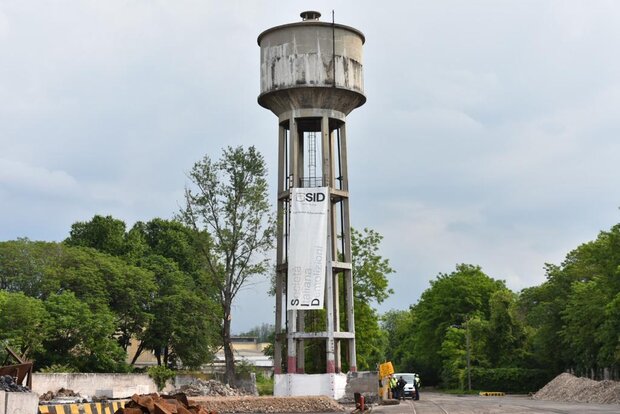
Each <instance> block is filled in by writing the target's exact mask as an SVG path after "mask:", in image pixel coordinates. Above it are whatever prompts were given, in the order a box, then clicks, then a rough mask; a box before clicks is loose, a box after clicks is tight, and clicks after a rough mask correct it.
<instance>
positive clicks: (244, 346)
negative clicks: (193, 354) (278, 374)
mask: <svg viewBox="0 0 620 414" xmlns="http://www.w3.org/2000/svg"><path fill="white" fill-rule="evenodd" d="M231 339H232V347H233V352H234V355H235V362H240V361H245V362H247V363H249V364H251V365H253V366H255V367H256V369H257V371H258V372H262V373H263V374H267V375H269V376H271V375H272V374H273V360H272V359H271V357H269V356H267V355H265V354H264V353H263V351H264V350H265V348H267V346H269V345H270V343H269V342H258V338H257V337H255V336H236V337H233V338H231ZM211 367H212V370H213V372H222V373H223V372H224V371H225V368H226V364H225V359H224V349H223V348H220V349H219V350H218V351H217V352H216V354H215V357H214V359H213V363H212V364H211Z"/></svg>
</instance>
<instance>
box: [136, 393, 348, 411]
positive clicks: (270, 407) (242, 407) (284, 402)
mask: <svg viewBox="0 0 620 414" xmlns="http://www.w3.org/2000/svg"><path fill="white" fill-rule="evenodd" d="M192 401H195V402H196V403H198V404H200V405H201V406H202V407H204V408H206V409H207V410H208V411H211V412H217V413H220V414H228V413H327V412H330V413H331V412H341V411H344V407H343V406H342V405H340V404H338V403H337V402H336V401H335V400H334V399H332V398H329V397H325V396H306V397H251V396H244V397H198V398H196V399H192ZM136 414H137V413H136Z"/></svg>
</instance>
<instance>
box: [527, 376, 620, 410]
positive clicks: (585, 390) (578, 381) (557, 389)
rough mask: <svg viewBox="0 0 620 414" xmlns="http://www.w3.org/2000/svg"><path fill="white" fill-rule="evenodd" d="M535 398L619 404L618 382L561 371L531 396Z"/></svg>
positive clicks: (619, 386)
mask: <svg viewBox="0 0 620 414" xmlns="http://www.w3.org/2000/svg"><path fill="white" fill-rule="evenodd" d="M533 398H534V399H537V400H552V401H574V402H586V403H595V404H620V382H617V381H609V380H606V381H594V380H591V379H588V378H578V377H575V376H574V375H571V374H568V373H563V374H560V375H558V376H557V377H555V378H554V379H553V380H552V381H551V382H549V383H548V384H547V385H545V386H544V387H543V388H541V389H540V390H539V391H538V392H537V393H536V394H534V396H533Z"/></svg>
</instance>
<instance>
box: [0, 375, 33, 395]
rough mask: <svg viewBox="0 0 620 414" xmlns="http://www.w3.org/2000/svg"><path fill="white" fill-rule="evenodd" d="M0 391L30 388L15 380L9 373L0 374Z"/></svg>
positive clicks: (24, 390)
mask: <svg viewBox="0 0 620 414" xmlns="http://www.w3.org/2000/svg"><path fill="white" fill-rule="evenodd" d="M0 391H6V392H30V389H29V388H28V387H26V386H24V385H20V384H18V383H17V382H15V379H14V378H13V377H12V376H10V375H0Z"/></svg>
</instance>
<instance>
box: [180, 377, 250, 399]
mask: <svg viewBox="0 0 620 414" xmlns="http://www.w3.org/2000/svg"><path fill="white" fill-rule="evenodd" d="M177 392H182V393H183V394H185V395H189V396H190V397H196V396H212V397H216V396H221V397H238V396H241V395H247V393H246V392H245V391H243V390H238V389H235V388H231V387H230V386H229V385H228V384H222V383H221V382H219V381H216V380H208V381H205V380H201V379H199V378H196V379H194V381H192V382H191V383H190V384H187V385H183V386H181V387H180V388H179V389H178V390H177Z"/></svg>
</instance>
